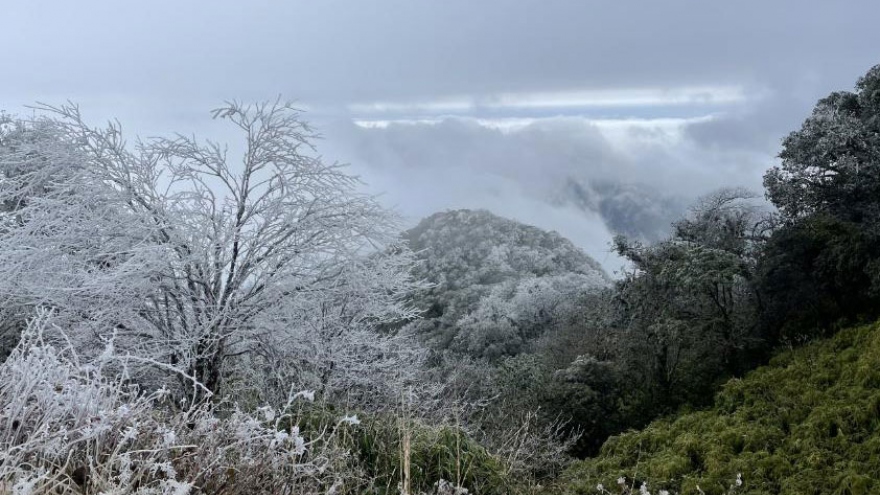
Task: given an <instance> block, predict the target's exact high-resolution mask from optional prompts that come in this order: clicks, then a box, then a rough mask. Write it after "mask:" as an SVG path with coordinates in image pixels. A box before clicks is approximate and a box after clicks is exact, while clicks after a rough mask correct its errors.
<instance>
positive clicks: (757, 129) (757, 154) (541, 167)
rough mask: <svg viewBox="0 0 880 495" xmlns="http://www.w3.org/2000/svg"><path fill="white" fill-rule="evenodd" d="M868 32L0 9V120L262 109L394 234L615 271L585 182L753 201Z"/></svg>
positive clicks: (788, 19) (305, 12)
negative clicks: (489, 218) (309, 140)
mask: <svg viewBox="0 0 880 495" xmlns="http://www.w3.org/2000/svg"><path fill="white" fill-rule="evenodd" d="M877 19H880V2H876V0H874V1H851V2H847V1H841V2H828V1H773V2H769V1H735V2H734V1H727V2H707V1H678V0H672V1H663V2H657V1H650V0H644V1H640V2H629V1H619V2H600V1H576V0H570V1H561V0H517V1H513V0H509V1H504V2H502V1H500V0H480V1H474V0H444V1H428V0H399V1H391V0H376V1H358V0H349V1H333V0H329V1H328V0H322V1H309V2H307V1H287V2H277V1H248V2H232V1H216V0H215V1H210V2H208V1H200V2H196V1H191V2H171V1H153V2H139V3H137V5H135V4H134V2H118V1H102V2H97V1H78V2H48V1H39V0H34V1H30V2H4V5H2V10H0V23H2V24H0V26H2V27H0V43H2V46H3V47H4V49H3V50H2V51H0V67H2V68H3V77H2V79H0V108H3V109H6V110H7V111H10V112H14V113H21V112H24V111H26V110H24V109H23V108H22V105H25V104H28V103H31V102H34V101H37V100H40V101H46V102H49V103H57V102H61V101H64V100H66V99H71V100H74V101H76V102H78V103H80V104H81V106H82V107H83V111H84V112H85V114H86V116H87V117H92V118H94V119H95V121H96V122H99V121H100V120H102V119H105V118H109V117H118V118H119V119H120V120H121V121H122V122H123V124H124V125H127V126H128V128H129V129H131V130H132V131H134V132H138V133H141V134H156V133H166V132H172V131H179V132H185V133H189V132H196V133H201V134H207V135H216V133H217V132H220V131H218V130H217V128H216V126H215V125H213V124H211V123H210V122H208V121H207V115H208V114H207V110H209V109H210V108H213V107H214V106H216V105H217V104H218V102H220V101H222V100H224V99H230V98H235V99H239V100H263V99H267V98H273V97H275V96H276V95H278V94H282V95H284V96H285V97H289V98H292V99H295V100H297V101H298V102H299V103H300V104H301V106H303V107H304V108H307V109H308V114H307V116H306V118H307V119H308V120H311V121H312V122H313V123H315V124H317V125H318V126H319V128H320V129H321V130H322V132H323V134H324V135H325V140H323V141H322V142H321V143H320V145H319V148H320V150H321V151H322V153H323V154H324V155H325V157H327V158H328V159H339V160H343V161H348V162H351V163H352V167H353V169H354V170H355V171H356V172H357V173H359V174H361V175H362V176H363V177H364V178H365V180H366V181H368V182H369V183H370V190H371V191H375V192H384V193H385V198H386V201H387V202H388V203H389V204H390V205H394V206H396V207H397V208H398V209H399V210H400V211H401V212H402V213H403V214H405V215H407V216H409V217H411V218H412V219H417V217H420V216H423V215H427V214H430V213H432V212H433V211H436V210H438V209H445V208H454V207H485V208H489V209H490V210H492V211H495V212H496V213H499V214H502V215H505V216H509V217H515V218H518V219H521V220H523V221H526V222H529V223H532V224H536V225H539V226H542V227H546V228H553V229H556V230H559V231H560V232H561V233H563V234H564V235H567V236H568V237H570V238H572V239H573V240H574V241H575V242H576V243H578V244H579V245H581V246H582V247H584V248H585V249H586V250H587V251H588V252H589V253H590V254H592V255H593V256H594V257H596V258H597V259H598V260H599V261H600V262H603V263H604V264H605V266H606V267H608V268H610V269H614V268H616V265H617V263H618V261H617V260H616V259H614V258H613V257H611V256H610V255H608V254H607V252H606V251H607V242H608V240H609V237H610V231H609V229H608V227H607V225H606V224H607V219H606V218H603V216H602V213H601V212H600V211H599V210H600V208H599V207H598V206H597V205H598V202H600V199H602V198H603V197H604V196H603V195H607V194H610V193H608V192H607V191H608V190H609V189H608V188H607V187H606V186H603V185H602V184H605V185H607V184H637V185H639V187H644V188H645V189H644V191H649V192H646V193H645V197H647V198H653V197H655V195H656V196H657V197H658V198H662V197H675V198H683V199H686V200H690V199H692V198H693V197H695V196H696V195H698V194H701V193H704V192H708V191H709V190H711V189H712V188H715V187H718V186H722V185H745V186H749V187H752V188H756V189H758V188H760V179H761V174H762V173H763V171H764V170H765V169H766V168H768V167H769V166H771V165H772V164H773V162H774V156H775V154H776V153H778V151H779V142H780V139H781V138H782V137H783V136H784V135H785V134H786V133H788V132H790V131H792V130H794V129H795V128H796V127H797V126H798V125H799V124H800V122H801V121H802V120H803V118H804V117H806V115H807V114H808V113H809V111H810V110H811V108H812V106H813V104H814V103H815V101H816V100H817V99H818V98H820V97H822V96H825V95H826V94H828V93H829V92H830V91H833V90H837V89H851V88H852V87H853V85H854V83H855V81H856V79H857V78H858V77H859V76H860V75H862V74H864V73H865V72H866V71H867V70H868V68H869V67H871V66H872V65H874V64H876V63H880V49H878V47H880V30H878V29H877V28H876V20H877ZM572 181H574V182H577V183H579V184H585V185H587V189H589V190H590V191H593V192H594V193H595V194H594V195H593V196H592V197H593V198H594V199H593V200H591V201H594V202H596V204H594V205H592V206H588V207H584V205H583V204H580V205H578V204H575V202H573V201H572V199H571V197H569V196H568V195H567V193H566V184H568V183H571V182H572ZM591 188H592V189H591ZM615 190H616V189H615ZM603 191H604V192H603ZM588 202H589V201H588ZM645 204H647V205H648V206H645V205H642V206H643V207H646V208H650V205H651V204H654V203H652V202H651V201H648V200H646V202H645ZM657 204H658V205H659V204H660V202H659V200H658V202H657ZM658 208H659V207H658ZM660 217H662V215H660V216H659V217H658V218H660Z"/></svg>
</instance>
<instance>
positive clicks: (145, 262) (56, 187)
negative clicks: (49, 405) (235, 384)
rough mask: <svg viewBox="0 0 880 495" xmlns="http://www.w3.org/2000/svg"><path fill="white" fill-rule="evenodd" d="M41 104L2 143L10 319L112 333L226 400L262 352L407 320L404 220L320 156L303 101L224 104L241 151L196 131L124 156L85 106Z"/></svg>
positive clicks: (1, 276) (96, 335) (4, 294)
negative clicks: (30, 314) (31, 311)
mask: <svg viewBox="0 0 880 495" xmlns="http://www.w3.org/2000/svg"><path fill="white" fill-rule="evenodd" d="M39 110H40V111H42V115H43V116H41V117H37V118H34V119H29V120H25V121H19V122H18V123H16V124H15V125H13V126H12V127H11V128H10V127H9V126H7V129H6V131H5V132H4V133H3V135H2V144H3V146H2V147H0V171H2V175H0V177H2V183H0V204H3V205H4V212H3V219H2V220H3V223H2V227H0V228H2V235H0V304H2V305H3V306H4V307H30V308H35V307H38V306H43V307H48V308H51V309H52V310H53V311H54V312H55V314H56V318H57V319H58V320H59V321H62V322H63V324H64V326H66V327H68V328H70V329H71V335H72V336H73V337H72V338H73V339H74V340H75V341H76V342H75V344H76V345H77V346H79V347H81V348H83V349H88V348H89V347H95V343H96V342H99V341H101V340H107V339H108V338H110V335H109V333H111V332H112V336H113V342H114V345H115V346H116V347H117V348H119V349H124V351H125V352H126V353H130V354H131V355H132V356H133V357H136V358H138V359H148V360H150V361H151V362H154V363H164V364H166V365H168V366H171V367H174V368H175V369H179V370H181V371H182V372H183V374H184V375H188V376H189V377H190V378H193V379H194V380H195V381H197V382H199V383H202V384H204V386H205V387H206V388H207V390H210V391H211V392H212V393H215V394H216V393H217V392H220V391H221V390H222V387H223V383H224V381H225V380H226V379H227V374H228V373H230V372H231V371H232V369H233V366H232V365H234V364H235V363H243V362H247V360H248V359H251V360H253V359H257V358H256V355H257V353H259V352H260V349H274V350H279V349H285V350H286V349H288V348H289V347H284V345H286V344H285V343H289V342H290V341H291V339H293V340H295V341H296V343H297V344H298V345H303V346H307V344H305V342H307V341H308V340H309V339H319V340H320V339H325V337H316V336H315V334H314V333H313V332H310V331H307V330H305V329H306V327H307V326H308V325H312V326H315V325H317V326H321V325H325V324H326V325H330V326H333V327H334V328H335V329H336V331H337V332H339V333H345V332H347V331H349V329H351V328H355V327H357V328H358V329H359V330H358V331H361V330H360V329H362V326H360V325H362V324H365V323H367V322H369V323H373V324H375V323H382V322H389V321H395V320H397V319H401V318H408V317H410V316H412V312H411V311H410V310H409V309H407V307H406V306H405V305H404V304H403V302H402V296H403V295H404V294H405V293H406V291H407V290H408V289H407V287H409V286H410V283H411V279H410V277H409V276H408V275H406V273H407V272H406V268H405V267H404V264H405V263H402V262H400V260H404V259H405V258H406V257H407V256H408V255H407V254H406V253H407V251H406V249H405V248H403V247H400V246H397V247H396V248H395V249H385V247H386V246H390V245H392V244H394V243H395V238H394V235H393V234H392V233H393V232H395V231H396V224H395V221H394V217H393V216H392V215H391V214H389V212H387V211H386V210H384V209H383V208H381V207H380V206H379V204H378V203H377V202H376V201H375V200H374V199H373V198H371V197H369V196H365V195H363V194H360V193H358V192H357V190H356V188H357V185H358V180H357V178H355V177H353V176H351V175H348V174H347V173H346V172H345V170H344V169H343V168H342V167H341V166H339V165H337V164H326V163H324V162H323V161H322V160H321V159H320V158H318V157H316V156H314V153H313V149H312V145H311V141H312V140H313V139H314V138H315V134H314V133H313V132H312V131H311V129H310V128H309V127H308V126H307V125H306V124H305V123H304V122H303V121H302V120H301V119H300V116H299V113H298V112H297V111H296V110H295V109H294V108H293V107H291V106H290V105H288V104H284V103H282V102H280V101H275V102H272V103H265V104H258V105H242V104H239V103H229V104H227V105H226V106H224V107H222V108H219V109H217V110H215V111H214V112H213V116H214V118H215V119H220V120H224V121H227V122H229V123H230V124H231V125H232V126H233V127H234V128H235V129H236V130H237V131H238V132H239V134H240V135H241V136H242V138H243V142H242V143H241V145H240V146H239V148H240V150H239V152H238V153H235V152H230V151H229V149H228V148H227V147H226V146H224V145H221V144H218V143H215V142H211V141H197V140H196V139H195V138H192V137H187V136H184V135H177V136H176V137H173V138H156V139H150V140H147V141H141V140H137V141H136V142H135V143H134V144H129V143H127V142H126V141H125V140H124V138H123V136H122V131H121V127H120V125H119V124H118V123H115V122H111V123H109V124H108V125H107V127H104V128H96V127H92V126H90V125H88V124H87V123H86V122H85V121H84V120H83V118H82V116H81V114H80V111H79V109H78V108H77V107H76V106H73V105H64V106H60V107H51V106H42V107H40V108H39ZM352 274H357V275H356V276H354V275H352ZM319 310H320V311H319ZM322 311H323V312H322ZM337 338H338V336H337ZM337 341H338V342H343V341H344V339H339V338H338V340H337ZM355 342H356V343H357V344H358V345H365V346H372V347H374V348H375V347H376V346H381V345H382V342H383V339H382V338H373V339H368V338H361V339H359V340H357V339H356V341H355ZM349 352H354V351H349ZM264 354H265V353H264ZM316 359H320V358H317V357H316ZM176 376H179V375H176ZM181 384H182V385H185V386H186V387H189V386H190V385H189V382H188V381H187V380H182V381H181ZM192 390H193V394H192V395H195V396H198V395H200V394H199V393H198V390H199V389H192Z"/></svg>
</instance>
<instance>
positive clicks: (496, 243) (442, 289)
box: [404, 210, 610, 359]
mask: <svg viewBox="0 0 880 495" xmlns="http://www.w3.org/2000/svg"><path fill="white" fill-rule="evenodd" d="M404 237H405V238H406V240H407V241H408V242H409V245H410V247H411V248H412V249H413V251H415V252H416V253H417V258H418V260H419V265H418V267H417V268H416V273H415V275H416V276H417V277H418V278H420V279H424V280H427V281H428V282H430V283H431V284H433V287H432V288H431V289H430V290H429V291H427V292H425V293H424V294H422V295H420V296H419V297H418V298H417V300H416V301H414V303H415V304H417V305H418V306H419V307H422V308H425V309H426V310H427V312H426V313H425V315H424V316H425V317H424V319H422V320H420V321H418V322H416V324H415V325H416V327H417V331H419V333H422V334H423V335H428V336H429V340H430V341H432V342H433V343H434V344H435V345H436V346H437V347H439V348H443V349H453V350H456V351H460V352H463V353H466V354H470V355H472V356H474V357H485V358H489V359H495V358H499V357H502V356H506V355H514V354H517V353H519V352H522V351H523V350H524V349H525V347H526V346H527V345H528V343H529V341H531V340H533V339H534V338H536V337H537V336H538V334H540V333H541V332H543V331H544V330H545V329H546V328H547V326H548V324H549V323H551V322H552V320H553V319H554V318H556V317H557V316H559V315H560V314H562V313H564V312H565V311H567V310H568V309H569V307H570V306H571V305H572V304H574V303H575V302H576V301H578V300H579V299H580V298H581V297H582V296H583V295H584V294H588V293H592V292H595V291H596V290H598V289H600V288H602V287H606V286H607V285H608V284H609V283H610V282H609V279H608V276H607V275H606V274H605V272H604V271H603V270H602V268H601V267H600V266H599V264H598V263H597V262H596V261H595V260H593V259H592V258H590V257H589V256H588V255H586V254H585V253H584V252H583V251H582V250H580V249H579V248H578V247H577V246H575V245H574V244H572V243H571V242H570V241H569V240H567V239H565V238H564V237H562V236H560V235H559V234H557V233H556V232H547V231H544V230H541V229H539V228H536V227H532V226H528V225H524V224H521V223H519V222H516V221H513V220H508V219H505V218H501V217H498V216H496V215H493V214H491V213H489V212H487V211H483V210H476V211H473V210H455V211H447V212H442V213H437V214H434V215H432V216H430V217H428V218H426V219H424V220H422V222H421V223H419V224H418V225H417V226H416V227H415V228H413V229H411V230H409V231H407V232H406V233H405V234H404Z"/></svg>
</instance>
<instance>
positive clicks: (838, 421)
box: [564, 323, 880, 495]
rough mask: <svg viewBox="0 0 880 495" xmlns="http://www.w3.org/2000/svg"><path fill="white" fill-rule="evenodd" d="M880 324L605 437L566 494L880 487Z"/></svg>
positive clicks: (576, 470) (797, 353)
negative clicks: (703, 403) (622, 483)
mask: <svg viewBox="0 0 880 495" xmlns="http://www.w3.org/2000/svg"><path fill="white" fill-rule="evenodd" d="M878 386H880V323H875V324H874V325H871V326H864V327H859V328H852V329H848V330H844V331H841V332H840V333H838V334H837V335H836V336H834V337H833V338H831V339H829V340H826V341H822V342H818V343H814V344H812V345H808V346H805V347H802V348H800V349H796V350H792V351H787V352H784V353H782V354H780V355H778V356H776V357H775V358H774V359H773V360H772V361H771V363H770V365H768V366H765V367H761V368H759V369H757V370H755V371H753V372H751V373H749V374H748V375H747V376H746V377H745V378H743V379H734V380H731V381H729V382H728V383H727V384H726V385H725V386H724V387H723V389H722V391H721V392H720V393H719V394H718V395H717V397H716V400H715V405H714V407H712V408H711V409H708V410H705V411H700V412H692V413H686V414H682V415H680V416H677V417H670V418H667V419H662V420H658V421H655V422H653V423H651V424H650V425H649V426H648V427H647V428H645V429H644V430H642V431H634V432H629V433H626V434H623V435H620V436H615V437H612V438H610V439H609V440H608V441H607V442H606V443H605V445H604V446H603V447H602V450H601V453H600V454H599V455H598V456H596V457H595V458H592V459H587V460H585V461H582V462H580V463H578V464H576V465H575V466H573V467H572V468H571V469H570V470H569V471H568V472H567V473H566V475H565V478H566V479H567V480H568V483H569V484H568V485H567V486H566V487H565V490H564V492H565V493H571V494H585V493H597V489H596V486H597V484H599V483H602V484H603V485H604V486H605V487H606V488H609V487H616V486H617V480H618V478H619V477H624V478H625V479H626V484H627V485H628V486H629V485H635V486H636V487H638V486H640V485H641V483H642V482H643V481H647V482H648V484H649V487H650V488H651V490H652V491H653V490H658V491H659V490H660V489H667V490H670V491H673V492H677V493H682V494H691V493H693V494H696V493H699V490H698V488H697V487H699V489H702V490H703V491H704V492H705V493H706V494H707V495H711V494H722V493H727V492H728V490H729V489H730V487H731V485H732V484H734V481H735V480H736V477H737V474H739V473H741V474H742V480H743V484H742V486H741V487H739V488H738V489H737V490H736V491H735V493H738V494H740V493H743V494H755V495H757V494H820V493H821V494H852V495H858V494H869V493H878V491H880V388H878ZM616 491H617V489H613V492H616Z"/></svg>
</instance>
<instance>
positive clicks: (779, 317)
mask: <svg viewBox="0 0 880 495" xmlns="http://www.w3.org/2000/svg"><path fill="white" fill-rule="evenodd" d="M779 156H780V158H782V162H781V164H780V165H779V166H777V167H774V168H772V169H771V170H770V171H768V172H767V174H766V175H765V176H764V185H765V186H766V188H767V197H768V199H769V200H770V201H772V202H773V204H774V205H776V207H777V208H778V209H779V218H780V220H781V222H780V223H781V225H780V227H779V228H778V229H777V230H776V231H775V232H774V234H773V236H772V237H771V238H770V240H769V242H768V244H767V246H766V248H765V251H764V253H763V255H762V256H761V261H760V269H759V272H760V277H759V279H760V283H759V286H760V287H759V290H760V292H761V294H762V296H763V298H764V301H765V303H766V308H767V311H766V312H765V317H764V320H765V323H766V325H767V326H768V331H769V332H778V333H779V334H780V335H781V336H783V337H792V336H797V335H798V334H805V333H806V334H811V333H813V332H815V331H816V329H821V328H827V327H830V326H833V325H832V324H833V323H834V322H840V323H843V321H846V320H859V319H865V318H871V317H874V316H876V315H877V314H878V310H877V308H878V307H880V306H878V305H877V302H878V301H880V299H878V295H880V65H878V66H875V67H873V68H872V69H871V70H869V71H868V73H867V74H866V75H865V76H864V77H862V78H860V79H859V81H858V83H857V84H856V91H855V92H848V91H840V92H835V93H832V94H830V95H829V96H827V97H826V98H823V99H821V100H819V102H818V103H817V104H816V107H815V109H814V110H813V113H812V115H810V117H808V118H807V119H806V120H805V121H804V123H803V125H802V126H801V128H800V129H799V130H797V131H795V132H792V133H791V134H790V135H789V136H788V137H787V138H786V139H785V140H784V141H783V150H782V152H781V153H780V155H779Z"/></svg>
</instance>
